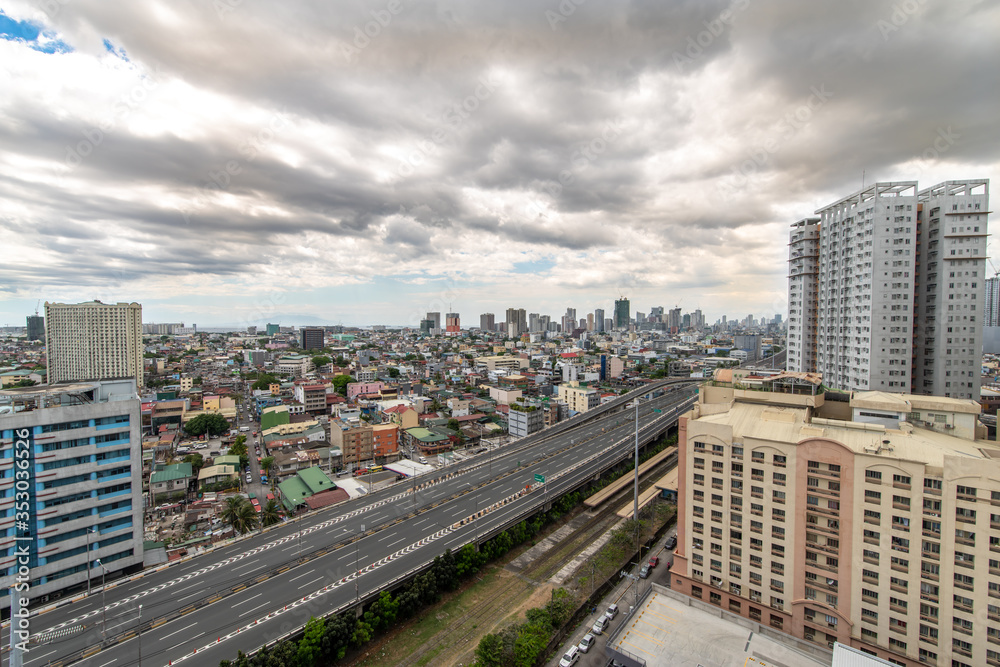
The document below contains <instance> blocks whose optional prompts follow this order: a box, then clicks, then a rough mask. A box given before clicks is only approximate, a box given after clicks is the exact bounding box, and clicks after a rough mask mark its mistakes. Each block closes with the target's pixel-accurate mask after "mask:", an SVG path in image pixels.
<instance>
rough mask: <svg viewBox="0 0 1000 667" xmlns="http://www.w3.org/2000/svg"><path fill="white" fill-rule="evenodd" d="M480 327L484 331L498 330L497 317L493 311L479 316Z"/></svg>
mask: <svg viewBox="0 0 1000 667" xmlns="http://www.w3.org/2000/svg"><path fill="white" fill-rule="evenodd" d="M479 328H480V329H482V330H483V331H496V328H497V319H496V315H494V314H493V313H483V314H482V315H480V316H479Z"/></svg>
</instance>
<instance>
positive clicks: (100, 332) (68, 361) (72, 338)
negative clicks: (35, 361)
mask: <svg viewBox="0 0 1000 667" xmlns="http://www.w3.org/2000/svg"><path fill="white" fill-rule="evenodd" d="M45 345H46V356H47V359H48V382H49V383H50V384H55V383H57V382H67V381H71V380H106V379H114V378H128V377H130V378H135V381H136V386H138V387H142V386H143V382H144V377H143V364H142V306H141V305H139V304H138V303H134V302H133V303H117V304H107V303H101V302H100V301H90V302H87V303H78V304H65V303H48V302H46V303H45Z"/></svg>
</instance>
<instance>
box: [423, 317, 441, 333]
mask: <svg viewBox="0 0 1000 667" xmlns="http://www.w3.org/2000/svg"><path fill="white" fill-rule="evenodd" d="M425 319H428V320H430V321H431V322H433V323H434V324H433V326H431V329H432V331H431V333H432V334H434V335H437V334H439V333H441V313H427V317H426V318H425Z"/></svg>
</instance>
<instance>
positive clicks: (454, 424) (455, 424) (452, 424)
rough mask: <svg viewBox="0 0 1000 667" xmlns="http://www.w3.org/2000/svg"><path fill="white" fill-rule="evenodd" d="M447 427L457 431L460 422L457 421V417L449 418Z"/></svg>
mask: <svg viewBox="0 0 1000 667" xmlns="http://www.w3.org/2000/svg"><path fill="white" fill-rule="evenodd" d="M448 428H449V429H450V430H452V431H456V432H457V431H458V430H459V429H460V428H461V424H459V423H458V420H457V419H455V418H454V417H452V418H451V419H449V420H448Z"/></svg>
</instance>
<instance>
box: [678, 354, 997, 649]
mask: <svg viewBox="0 0 1000 667" xmlns="http://www.w3.org/2000/svg"><path fill="white" fill-rule="evenodd" d="M725 372H726V371H717V374H716V379H717V381H718V380H724V379H725V378H724V377H723V376H722V375H720V373H725ZM729 372H730V373H731V372H732V371H729ZM797 375H798V376H805V375H807V374H797V373H787V374H785V377H781V378H778V379H775V380H774V381H773V383H772V387H771V390H768V389H767V388H766V387H755V389H757V390H756V391H749V390H739V389H735V388H733V386H732V384H729V385H728V386H726V385H725V384H724V383H723V382H717V383H716V386H712V387H709V386H707V385H706V386H703V387H702V389H701V394H700V396H699V403H698V404H697V405H696V407H695V408H694V410H693V411H692V412H690V413H689V414H688V415H686V416H685V417H684V418H682V419H681V423H680V427H679V428H680V442H679V452H678V455H679V456H678V469H679V471H680V472H679V477H678V483H679V487H678V488H679V498H678V516H679V520H678V545H677V549H676V555H675V558H674V565H673V567H672V569H671V576H672V581H671V587H672V588H673V589H674V590H677V591H680V592H683V593H685V594H687V595H690V596H692V597H695V598H699V599H702V600H704V601H706V602H709V603H711V604H715V605H717V606H719V607H720V608H721V609H724V610H726V611H729V612H731V613H734V614H738V615H740V616H744V617H746V618H748V619H750V620H752V621H756V622H758V623H761V624H762V625H765V626H769V627H772V628H775V629H778V630H781V631H783V632H786V633H789V634H792V635H794V636H796V637H800V638H803V639H805V640H807V641H810V642H814V643H816V644H818V645H820V646H831V645H832V644H833V643H834V642H838V641H839V642H841V643H842V644H845V645H849V646H853V647H855V648H858V649H860V650H862V651H865V652H867V653H870V654H874V655H877V656H879V657H881V658H883V659H886V660H891V661H892V662H893V663H894V664H899V665H906V666H908V667H916V666H917V665H937V666H939V667H972V666H973V665H994V664H1000V449H997V448H995V447H994V446H993V445H994V443H992V442H984V441H982V440H976V439H975V437H976V430H977V428H981V427H977V423H976V422H977V418H978V413H979V406H978V405H977V404H976V403H975V402H974V401H971V400H966V399H947V398H942V397H928V396H916V395H905V394H888V393H883V392H856V393H855V394H854V395H853V397H852V398H851V401H850V403H849V404H847V403H843V402H839V401H837V402H834V401H829V400H826V401H825V400H824V398H825V397H824V394H822V393H819V390H818V383H819V381H820V378H819V376H816V375H814V374H813V378H812V380H809V379H808V378H807V379H806V380H805V381H803V380H801V379H799V378H796V377H794V376H797ZM743 381H744V382H746V380H745V379H744V380H743ZM814 383H815V384H814ZM779 386H781V387H782V389H781V391H778V390H777V387H779ZM810 388H811V390H812V391H814V392H815V393H812V394H811V393H810ZM792 392H793V393H792Z"/></svg>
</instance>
